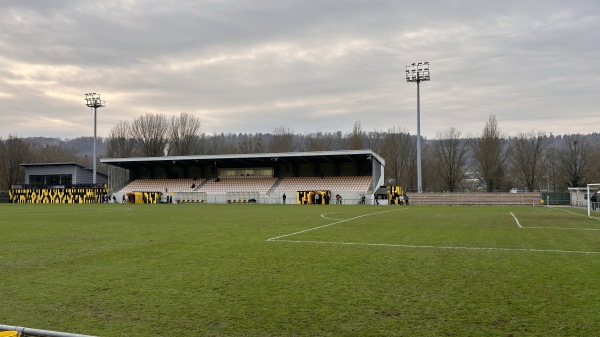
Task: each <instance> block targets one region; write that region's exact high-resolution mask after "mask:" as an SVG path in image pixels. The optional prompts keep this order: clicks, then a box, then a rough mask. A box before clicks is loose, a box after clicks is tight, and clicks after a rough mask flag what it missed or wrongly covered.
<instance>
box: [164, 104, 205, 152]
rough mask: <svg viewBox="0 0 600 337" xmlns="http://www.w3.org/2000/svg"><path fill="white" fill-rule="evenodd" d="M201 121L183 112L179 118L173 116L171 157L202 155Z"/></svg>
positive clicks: (170, 126)
mask: <svg viewBox="0 0 600 337" xmlns="http://www.w3.org/2000/svg"><path fill="white" fill-rule="evenodd" d="M200 126H201V123H200V119H199V118H198V117H196V116H194V115H192V114H189V113H186V112H182V113H181V114H180V115H179V117H176V116H172V117H171V123H170V124H169V155H172V156H187V155H193V154H198V153H200V150H201V147H202V137H201V136H200Z"/></svg>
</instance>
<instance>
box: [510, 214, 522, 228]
mask: <svg viewBox="0 0 600 337" xmlns="http://www.w3.org/2000/svg"><path fill="white" fill-rule="evenodd" d="M509 213H510V215H512V217H513V218H514V219H515V222H516V223H517V226H519V228H523V226H521V224H520V223H519V220H518V219H517V217H516V216H515V215H514V214H513V213H512V212H509Z"/></svg>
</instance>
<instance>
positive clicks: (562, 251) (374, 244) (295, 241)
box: [267, 239, 600, 254]
mask: <svg viewBox="0 0 600 337" xmlns="http://www.w3.org/2000/svg"><path fill="white" fill-rule="evenodd" d="M267 241H273V242H291V243H313V244H327V245H347V246H376V247H397V248H415V249H419V248H420V249H446V250H479V251H504V252H530V253H560V254H600V252H595V251H584V250H561V249H534V248H500V247H461V246H433V245H424V246H419V245H403V244H390V243H365V242H330V241H309V240H281V239H269V240H267Z"/></svg>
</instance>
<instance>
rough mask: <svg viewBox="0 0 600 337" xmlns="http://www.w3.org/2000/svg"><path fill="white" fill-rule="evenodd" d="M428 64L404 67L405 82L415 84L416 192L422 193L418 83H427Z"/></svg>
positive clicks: (421, 63)
mask: <svg viewBox="0 0 600 337" xmlns="http://www.w3.org/2000/svg"><path fill="white" fill-rule="evenodd" d="M429 79H430V77H429V62H419V63H413V64H411V65H409V66H406V82H409V83H411V82H417V183H418V185H417V192H418V193H423V178H422V175H421V98H420V83H421V82H422V81H429Z"/></svg>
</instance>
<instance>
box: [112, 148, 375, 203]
mask: <svg viewBox="0 0 600 337" xmlns="http://www.w3.org/2000/svg"><path fill="white" fill-rule="evenodd" d="M101 162H102V163H105V164H107V165H109V167H111V169H110V171H109V191H110V192H109V193H111V194H112V195H115V196H116V197H117V199H118V200H122V196H123V195H129V194H131V193H135V192H156V193H162V196H161V200H162V202H166V201H169V200H173V201H174V202H177V201H181V202H199V203H204V202H210V203H231V202H235V203H238V202H261V203H281V202H282V200H281V198H282V195H283V194H284V193H285V194H286V195H287V197H288V203H295V202H297V199H295V198H296V196H297V192H299V191H328V193H331V194H338V193H339V194H341V195H343V196H344V199H345V200H348V202H350V201H351V200H353V199H358V197H359V196H360V195H361V194H365V195H369V198H371V197H372V195H373V191H374V190H376V189H377V187H379V186H380V185H381V184H383V172H384V165H385V161H384V160H383V158H381V157H380V156H379V155H377V154H376V153H374V152H372V151H370V150H358V151H319V152H302V153H261V154H243V155H222V156H214V155H211V156H177V157H151V158H110V159H108V158H107V159H101ZM110 172H112V173H113V174H110ZM192 184H193V185H192ZM192 186H193V187H192ZM169 198H170V199H169Z"/></svg>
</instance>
